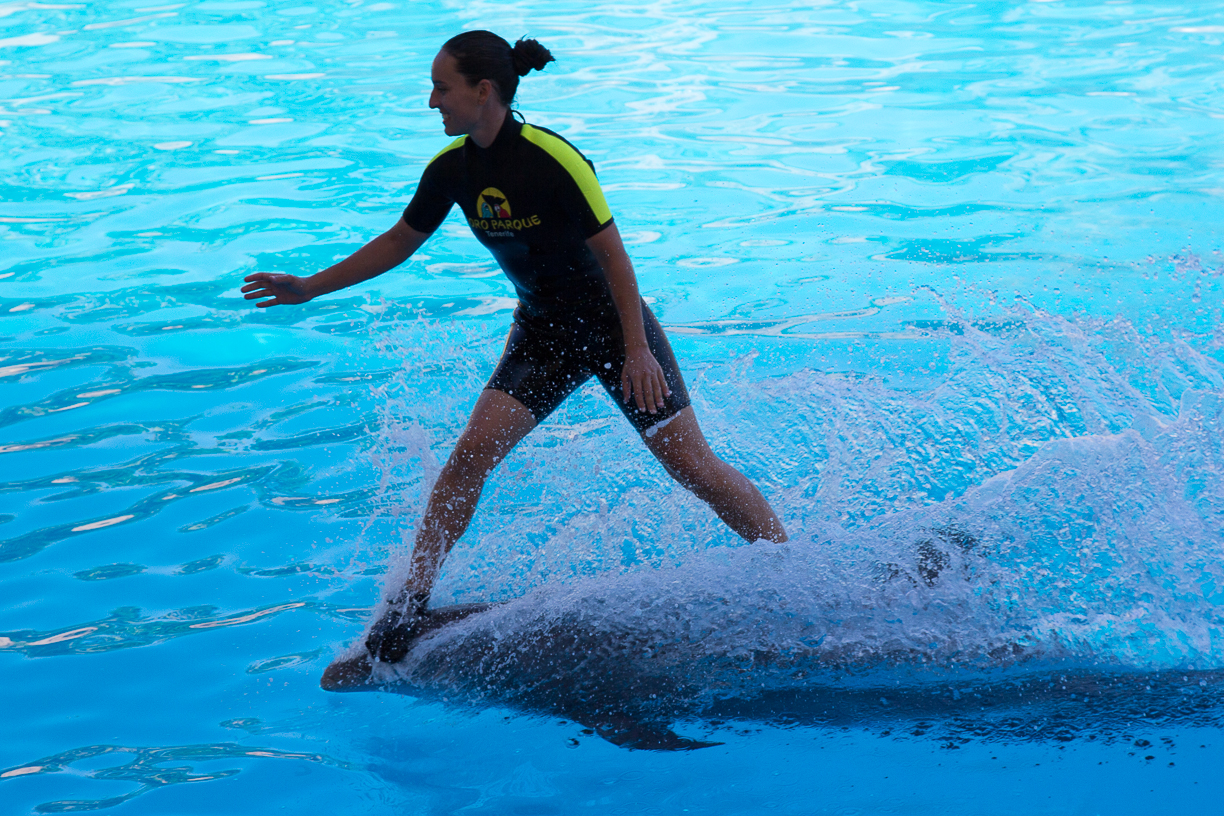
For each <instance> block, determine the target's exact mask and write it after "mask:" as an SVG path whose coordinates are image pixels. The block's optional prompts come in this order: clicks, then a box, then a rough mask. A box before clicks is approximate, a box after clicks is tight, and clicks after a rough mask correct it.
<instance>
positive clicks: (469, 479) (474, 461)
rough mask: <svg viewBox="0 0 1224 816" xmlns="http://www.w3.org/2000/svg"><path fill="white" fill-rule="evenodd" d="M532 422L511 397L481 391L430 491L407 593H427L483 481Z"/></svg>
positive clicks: (472, 510) (471, 510)
mask: <svg viewBox="0 0 1224 816" xmlns="http://www.w3.org/2000/svg"><path fill="white" fill-rule="evenodd" d="M535 426H536V420H535V417H534V416H532V415H531V412H530V411H528V410H527V408H526V407H524V406H523V403H521V402H519V401H518V400H516V399H515V398H514V397H512V396H510V395H509V394H505V393H503V392H501V391H497V390H494V389H492V388H486V389H485V390H484V391H482V392H481V393H480V397H479V398H478V399H477V400H476V407H475V408H473V409H472V416H471V418H469V419H468V423H467V427H465V428H464V429H463V434H462V435H461V436H460V437H459V441H458V442H457V443H456V444H455V449H454V450H453V451H451V455H450V458H449V459H447V460H446V464H445V465H444V466H443V468H442V472H441V473H439V474H438V481H437V482H435V483H434V486H433V492H432V493H430V494H429V504H428V505H427V506H426V507H425V515H424V517H423V518H422V519H421V526H420V527H419V528H417V534H416V541H415V542H414V543H413V547H412V560H411V562H410V565H409V571H408V581H407V583H406V585H405V589H406V591H407V594H408V595H415V594H418V593H425V594H426V595H428V593H429V591H430V590H431V589H432V588H433V585H434V582H435V581H436V580H437V579H438V573H439V572H441V570H442V562H443V561H444V560H445V559H446V555H447V553H449V552H450V550H451V547H453V546H454V545H455V542H456V541H458V540H459V537H460V536H462V535H463V532H464V530H466V529H467V527H468V523H469V522H471V520H472V515H473V514H474V513H475V512H476V503H477V502H478V501H479V500H480V493H481V491H482V490H483V489H484V483H485V479H487V478H488V477H489V474H490V473H492V472H493V468H495V467H497V465H498V463H499V462H501V460H502V459H504V458H506V454H508V453H509V452H510V450H511V449H512V448H513V447H514V446H515V445H517V444H518V443H519V441H520V440H521V439H522V438H523V437H524V436H526V435H527V434H528V433H529V432H530V431H531V429H532V428H534V427H535Z"/></svg>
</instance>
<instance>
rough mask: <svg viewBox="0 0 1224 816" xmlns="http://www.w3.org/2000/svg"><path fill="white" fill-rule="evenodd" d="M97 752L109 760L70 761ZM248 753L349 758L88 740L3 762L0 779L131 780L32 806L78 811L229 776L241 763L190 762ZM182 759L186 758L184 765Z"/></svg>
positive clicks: (328, 761)
mask: <svg viewBox="0 0 1224 816" xmlns="http://www.w3.org/2000/svg"><path fill="white" fill-rule="evenodd" d="M99 758H102V759H105V760H111V761H110V762H108V763H107V767H103V768H86V769H78V768H74V767H73V765H74V764H77V763H85V762H87V761H89V760H97V759H99ZM249 758H261V759H296V760H301V761H304V762H316V763H320V764H324V765H331V766H333V767H337V768H348V767H350V766H349V765H348V763H345V762H340V761H337V760H335V759H332V758H331V757H328V756H326V755H325V754H317V753H305V752H297V751H278V750H275V749H271V748H255V747H250V746H245V745H237V744H234V743H217V744H214V745H182V746H168V747H159V748H136V747H126V746H122V745H88V746H85V747H82V748H74V749H72V750H69V751H63V752H62V753H58V754H54V755H53V756H47V757H41V758H40V759H36V760H34V761H32V762H28V763H25V764H23V765H19V766H16V767H12V768H7V769H5V770H3V771H0V780H10V779H16V778H18V777H30V776H33V775H40V776H41V775H50V774H61V773H68V774H72V775H73V776H77V777H84V778H86V779H96V780H99V781H103V782H126V783H132V784H134V785H135V786H136V787H135V788H134V789H132V790H130V791H128V792H127V793H124V794H122V795H119V796H112V797H108V798H106V799H79V800H72V799H65V800H59V801H53V802H43V803H42V804H40V805H38V806H36V807H35V808H34V810H35V811H36V812H37V813H77V812H81V811H89V810H103V809H105V808H110V807H114V806H116V805H120V804H122V803H124V802H127V801H129V800H131V799H134V798H136V797H137V796H141V795H143V794H146V793H150V792H151V791H155V790H158V789H160V788H165V787H168V786H171V785H182V784H185V783H188V782H207V781H209V780H213V779H224V778H226V777H229V776H234V775H235V774H238V773H241V769H239V768H225V769H217V770H209V771H196V770H194V769H193V768H192V764H196V763H211V762H217V761H219V760H240V759H249ZM125 760H126V761H125ZM169 762H174V763H178V765H176V766H175V767H169V768H167V767H162V766H163V765H165V764H166V763H169ZM183 763H187V764H186V765H184V764H183ZM95 764H96V763H95Z"/></svg>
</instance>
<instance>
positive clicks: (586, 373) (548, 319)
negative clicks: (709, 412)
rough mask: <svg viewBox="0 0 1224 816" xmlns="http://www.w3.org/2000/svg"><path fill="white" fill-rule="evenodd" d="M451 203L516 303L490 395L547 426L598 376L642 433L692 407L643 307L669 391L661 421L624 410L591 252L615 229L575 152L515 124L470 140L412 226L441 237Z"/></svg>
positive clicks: (412, 216)
mask: <svg viewBox="0 0 1224 816" xmlns="http://www.w3.org/2000/svg"><path fill="white" fill-rule="evenodd" d="M454 204H458V205H459V207H460V209H462V210H463V214H464V216H465V217H466V218H467V222H468V226H469V227H471V229H472V232H473V233H475V235H476V239H477V240H478V241H480V242H481V243H482V244H484V245H485V246H486V247H488V249H489V251H490V252H492V253H493V257H494V258H496V259H497V262H498V264H500V265H501V268H502V269H503V270H504V271H505V273H506V276H507V277H509V278H510V282H511V283H513V284H514V289H515V292H516V293H517V294H518V299H519V306H518V308H517V309H515V311H514V326H512V327H511V330H510V337H509V338H508V339H507V341H506V350H505V352H504V353H503V354H502V359H501V362H500V363H499V364H498V366H497V369H496V370H495V371H494V372H493V376H492V378H491V379H490V380H489V383H488V385H487V386H486V387H487V388H494V389H496V390H498V391H502V392H504V393H507V394H509V395H510V396H512V397H514V398H515V399H517V400H519V401H520V402H522V403H523V404H524V405H525V406H526V407H527V409H528V410H530V411H531V413H532V415H533V416H534V417H535V418H536V421H541V420H543V419H544V417H546V416H547V415H548V414H549V413H551V412H552V411H553V410H554V409H555V408H556V407H557V406H558V405H560V404H561V402H562V401H563V400H564V399H565V398H566V397H567V396H569V394H570V393H572V392H573V390H574V389H575V388H577V387H578V386H579V385H581V384H582V383H583V382H584V381H586V380H587V379H588V378H589V377H590V376H591V375H594V376H596V377H598V378H599V380H600V382H601V383H602V384H603V386H604V388H605V389H607V390H608V392H609V393H610V394H611V395H612V398H613V399H614V400H615V401H616V403H617V404H618V405H619V406H620V407H621V410H622V411H623V412H624V413H625V415H626V416H627V417H628V418H629V421H630V422H632V423H633V425H634V426H635V427H636V428H637V429H638V430H639V431H644V430H645V429H647V428H649V427H650V426H651V425H654V424H656V423H658V422H660V421H662V420H664V419H668V418H670V417H672V416H674V415H675V414H676V413H678V412H679V411H680V410H682V409H683V408H684V407H686V406H687V405H688V404H689V398H688V393H687V392H686V391H685V388H684V381H683V379H682V378H681V377H680V371H679V368H678V366H677V365H676V360H675V356H674V355H673V354H672V351H671V347H670V346H669V345H668V343H667V338H666V337H665V336H664V334H663V330H662V328H661V327H660V326H659V322H658V320H656V319H655V317H654V315H653V314H651V312H650V309H649V308H647V307H646V304H645V303H643V304H642V318H643V321H644V324H645V327H646V339H647V342H648V343H649V345H650V350H651V353H653V354H654V356H655V359H656V360H658V361H659V364H660V365H661V366H662V367H663V372H664V378H665V379H666V380H667V384H668V387H669V388H670V389H671V392H672V394H671V396H670V397H668V398H667V399H666V400H665V404H664V406H663V407H662V408H661V409H660V410H659V411H658V413H655V414H649V413H646V412H643V411H638V410H637V408H636V407H635V406H629V405H625V404H624V399H623V397H622V395H621V382H620V377H621V369H622V368H623V367H624V364H625V347H624V334H623V332H622V330H621V324H620V318H619V316H618V315H617V313H616V307H615V305H614V303H613V301H612V295H611V293H610V291H609V289H608V281H607V278H606V277H605V275H604V273H603V270H602V268H601V267H600V265H599V262H598V261H597V260H596V259H595V256H594V254H592V252H591V250H590V249H589V248H588V247H587V245H586V240H587V239H588V238H590V237H592V236H594V235H595V234H597V233H598V232H600V231H602V230H603V229H605V228H607V227H608V226H609V225H610V224H611V223H612V213H611V211H610V210H609V209H608V204H607V202H606V201H605V200H604V196H603V191H602V190H600V188H599V182H598V181H597V180H596V178H595V169H594V166H593V165H592V164H591V163H590V162H589V161H588V160H587V159H586V157H585V156H583V155H582V154H581V153H579V152H578V150H577V148H575V147H574V146H573V145H571V144H570V143H569V142H567V141H566V140H565V139H563V138H561V137H560V136H558V135H557V134H555V133H553V132H552V131H550V130H546V129H545V128H541V127H535V126H534V125H529V124H523V123H520V122H518V121H517V120H515V119H514V117H513V116H510V115H507V116H506V121H505V123H504V124H503V125H502V128H501V130H500V131H499V132H498V134H497V138H496V139H494V140H493V143H492V144H491V145H489V146H488V147H487V148H482V147H480V146H479V145H477V144H476V143H475V142H474V141H473V140H472V139H470V138H468V137H467V136H462V137H460V138H459V139H456V140H455V141H454V142H452V143H451V144H450V145H449V146H448V147H446V148H445V149H444V150H443V151H442V152H441V153H439V154H438V155H436V156H434V158H433V160H431V161H430V163H429V166H427V167H426V168H425V172H424V173H423V174H422V176H421V183H420V184H419V185H418V186H417V191H416V194H415V195H414V196H413V198H412V201H411V202H410V203H409V204H408V207H407V209H405V210H404V222H405V223H407V224H408V226H410V227H412V228H413V229H415V230H417V231H418V232H424V233H432V232H433V231H434V230H436V229H437V228H438V227H439V225H441V223H442V221H443V220H445V218H446V216H447V213H449V212H450V208H451V206H452V205H454Z"/></svg>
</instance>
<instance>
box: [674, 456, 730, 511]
mask: <svg viewBox="0 0 1224 816" xmlns="http://www.w3.org/2000/svg"><path fill="white" fill-rule="evenodd" d="M663 465H664V466H665V467H666V468H667V472H668V473H670V474H671V476H672V478H673V479H675V480H676V481H677V482H679V483H680V484H681V485H683V486H684V487H686V488H687V489H689V490H691V491H692V492H693V493H694V494H696V495H697V496H698V497H699V498H702V499H705V498H707V496H708V495H709V494H710V493H712V492H714V491H716V490H718V488H719V486H720V485H721V484H722V482H723V481H725V480H724V479H723V473H722V471H723V469H724V468H725V467H726V465H725V464H724V463H723V461H722V460H721V459H719V458H718V457H717V456H716V455H715V454H714V452H713V451H711V450H709V449H708V448H707V449H706V450H705V451H700V450H686V451H683V452H680V453H679V454H677V455H672V456H668V457H667V458H666V459H664V460H663Z"/></svg>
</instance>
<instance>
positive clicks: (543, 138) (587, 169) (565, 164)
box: [520, 123, 595, 176]
mask: <svg viewBox="0 0 1224 816" xmlns="http://www.w3.org/2000/svg"><path fill="white" fill-rule="evenodd" d="M520 136H521V137H522V138H523V139H524V140H525V141H527V142H530V143H531V144H532V145H534V146H535V147H537V148H539V149H540V150H542V151H543V152H544V153H545V154H547V155H548V156H549V157H551V158H552V159H553V160H554V161H556V162H557V164H559V165H561V167H562V168H564V169H565V170H566V171H567V172H569V174H570V175H573V176H585V175H586V174H587V173H590V174H592V175H594V173H595V165H594V164H592V163H591V160H590V159H588V158H587V157H586V156H584V155H582V151H580V150H579V149H578V148H576V147H574V145H573V144H572V143H571V142H570V141H569V140H568V139H566V138H565V137H564V136H562V135H561V134H559V133H556V132H554V131H551V130H549V129H548V128H546V127H541V126H540V125H532V124H526V123H524V125H523V129H522V131H521V133H520Z"/></svg>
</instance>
